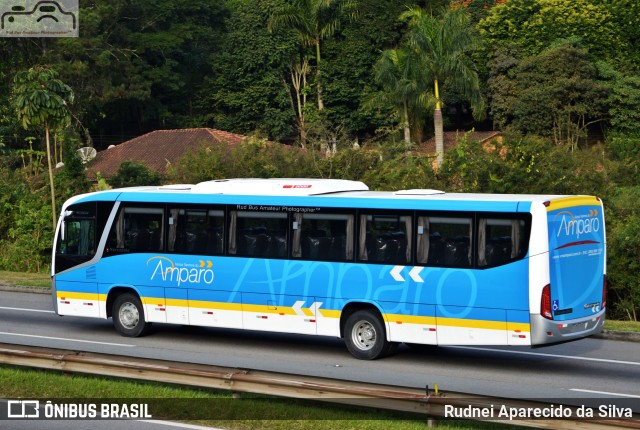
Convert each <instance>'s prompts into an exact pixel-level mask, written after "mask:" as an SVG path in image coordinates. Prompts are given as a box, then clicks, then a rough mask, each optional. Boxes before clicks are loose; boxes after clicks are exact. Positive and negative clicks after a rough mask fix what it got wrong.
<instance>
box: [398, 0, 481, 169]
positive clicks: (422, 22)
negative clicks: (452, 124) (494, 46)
mask: <svg viewBox="0 0 640 430" xmlns="http://www.w3.org/2000/svg"><path fill="white" fill-rule="evenodd" d="M400 17H401V19H404V20H407V21H408V23H409V33H408V39H407V45H408V46H409V47H410V48H411V49H414V50H415V51H416V53H417V54H418V55H419V56H420V57H421V59H422V60H421V62H422V64H423V67H425V69H426V70H425V71H426V72H427V73H428V74H429V76H430V78H431V81H432V82H433V94H434V96H435V99H436V106H435V110H434V113H433V125H434V129H435V135H436V156H437V165H438V166H440V165H441V164H442V160H443V157H444V135H443V122H442V103H441V102H442V98H441V97H440V92H441V91H440V86H441V85H442V86H445V85H447V86H451V87H452V88H455V89H457V90H458V91H460V92H461V93H462V95H463V96H464V97H465V98H466V99H467V100H469V101H470V102H471V107H472V108H473V112H474V116H477V117H481V116H482V115H483V111H484V106H483V101H482V97H481V94H480V79H479V78H478V73H477V72H476V67H475V65H474V63H473V60H472V58H471V57H470V56H469V55H468V54H469V52H470V50H472V49H473V48H474V46H475V44H476V42H477V38H476V33H475V31H474V28H473V26H472V25H471V23H470V21H469V17H468V16H467V14H466V13H465V12H464V11H463V10H461V9H446V10H445V11H444V12H443V13H442V14H441V15H440V16H434V15H432V14H430V13H427V12H425V11H424V10H423V9H421V8H419V7H412V8H410V9H409V10H408V11H406V12H404V13H403V14H402V15H401V16H400Z"/></svg>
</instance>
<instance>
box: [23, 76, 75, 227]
mask: <svg viewBox="0 0 640 430" xmlns="http://www.w3.org/2000/svg"><path fill="white" fill-rule="evenodd" d="M57 77H58V73H57V72H56V71H55V70H53V69H49V68H47V67H43V66H35V67H32V68H31V69H29V70H24V71H21V72H18V73H17V74H16V76H15V77H14V80H13V83H14V89H13V90H14V94H15V99H14V105H15V108H16V113H17V114H18V119H19V120H20V121H21V122H22V126H23V127H24V128H25V129H28V128H30V127H31V126H40V125H42V126H44V131H45V138H46V145H47V166H48V168H49V185H50V188H51V213H52V220H53V229H54V230H55V228H56V196H55V189H54V185H53V166H52V163H51V144H50V139H49V132H50V130H52V129H53V130H56V129H60V128H61V127H63V126H65V125H67V124H69V121H70V114H69V109H68V104H70V103H71V102H73V91H72V90H71V88H70V87H69V86H68V85H67V84H65V83H64V82H62V81H61V80H59V79H57Z"/></svg>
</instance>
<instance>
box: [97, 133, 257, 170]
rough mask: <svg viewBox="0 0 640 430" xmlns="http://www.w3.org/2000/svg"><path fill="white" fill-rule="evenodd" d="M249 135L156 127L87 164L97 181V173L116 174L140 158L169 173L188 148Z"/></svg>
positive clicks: (235, 141)
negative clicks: (123, 163) (130, 162)
mask: <svg viewBox="0 0 640 430" xmlns="http://www.w3.org/2000/svg"><path fill="white" fill-rule="evenodd" d="M246 138H247V137H246V136H242V135H240V134H235V133H229V132H226V131H221V130H215V129H212V128H186V129H180V130H156V131H152V132H150V133H147V134H144V135H142V136H139V137H136V138H135V139H131V140H128V141H126V142H123V143H121V144H119V145H116V146H114V147H112V148H110V149H106V150H104V151H101V152H99V153H98V155H96V158H94V159H93V160H92V161H91V162H90V163H89V164H88V165H87V177H88V178H89V179H92V180H95V178H96V175H97V173H98V172H99V173H100V175H102V177H104V178H110V177H113V176H114V175H116V173H117V172H118V168H119V167H120V164H122V162H123V161H136V162H138V163H141V164H144V165H145V166H147V167H148V168H149V169H151V170H154V171H156V172H159V173H162V174H164V173H166V170H167V165H171V164H174V163H175V162H176V161H177V160H178V159H179V158H180V157H182V156H183V155H185V153H186V152H187V150H196V149H197V148H198V147H199V146H200V145H202V144H207V143H211V144H214V145H219V144H226V145H229V146H235V145H237V144H239V143H240V142H242V141H243V140H244V139H246Z"/></svg>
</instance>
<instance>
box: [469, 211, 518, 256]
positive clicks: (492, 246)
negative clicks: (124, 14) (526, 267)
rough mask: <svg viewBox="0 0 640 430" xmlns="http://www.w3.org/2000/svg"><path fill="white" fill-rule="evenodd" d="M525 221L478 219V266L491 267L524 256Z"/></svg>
mask: <svg viewBox="0 0 640 430" xmlns="http://www.w3.org/2000/svg"><path fill="white" fill-rule="evenodd" d="M525 239H526V238H525V221H524V220H522V219H508V218H480V219H479V221H478V266H480V267H493V266H500V265H502V264H506V263H508V262H510V261H514V260H517V259H518V258H521V257H522V256H523V255H524V251H525V248H526V245H525V244H526V242H525Z"/></svg>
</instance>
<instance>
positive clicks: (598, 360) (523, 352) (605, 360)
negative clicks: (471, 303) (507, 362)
mask: <svg viewBox="0 0 640 430" xmlns="http://www.w3.org/2000/svg"><path fill="white" fill-rule="evenodd" d="M450 348H458V349H475V350H478V351H491V352H504V353H507V354H521V355H535V356H538V357H550V358H566V359H568V360H582V361H596V362H599V363H611V364H630V365H632V366H640V362H637V361H623V360H611V359H608V358H592V357H576V356H573V355H560V354H543V353H541V352H528V351H509V350H504V349H495V348H478V347H474V346H451V347H450Z"/></svg>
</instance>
